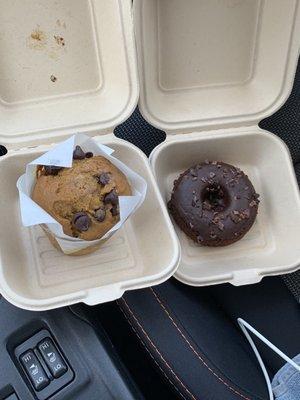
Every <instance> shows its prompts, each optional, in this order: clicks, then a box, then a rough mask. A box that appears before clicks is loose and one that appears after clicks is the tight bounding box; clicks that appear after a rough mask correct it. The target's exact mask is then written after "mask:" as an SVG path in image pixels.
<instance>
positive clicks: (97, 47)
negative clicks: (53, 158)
mask: <svg viewBox="0 0 300 400" xmlns="http://www.w3.org/2000/svg"><path fill="white" fill-rule="evenodd" d="M0 7H2V8H3V10H2V12H0V26H1V35H0V56H1V61H0V144H3V145H5V146H7V147H8V148H19V147H25V146H28V145H36V144H39V143H52V142H55V141H57V140H60V139H61V138H62V137H63V136H66V135H68V134H70V133H74V132H81V131H84V132H87V133H89V132H90V134H92V133H94V134H99V133H103V132H107V131H111V130H112V129H113V128H114V126H116V125H117V124H119V123H121V122H122V121H123V120H125V119H126V118H127V117H128V116H129V115H130V114H131V112H132V111H133V109H134V108H135V106H136V103H137V100H138V82H137V71H136V57H135V48H134V39H133V26H132V18H131V1H130V0H111V1H102V0H92V1H75V2H74V1H73V0H59V1H57V0H42V1H36V0H28V1H23V0H16V1H10V0H3V1H2V2H1V6H0ZM4 10H5V12H4Z"/></svg>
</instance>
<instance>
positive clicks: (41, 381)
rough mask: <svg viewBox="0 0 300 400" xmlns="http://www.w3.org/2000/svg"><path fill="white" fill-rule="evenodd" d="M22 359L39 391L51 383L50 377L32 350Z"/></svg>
mask: <svg viewBox="0 0 300 400" xmlns="http://www.w3.org/2000/svg"><path fill="white" fill-rule="evenodd" d="M20 360H21V363H22V365H23V367H24V368H25V371H26V373H27V375H28V377H29V379H30V380H31V382H32V384H33V386H34V388H35V390H36V391H37V392H38V391H40V390H42V389H44V388H45V387H46V386H48V385H49V379H48V377H47V375H46V373H45V371H44V369H43V367H42V366H41V364H40V362H39V360H38V359H37V357H36V356H35V354H34V353H33V351H32V350H29V351H27V352H26V353H24V354H23V355H22V356H21V357H20Z"/></svg>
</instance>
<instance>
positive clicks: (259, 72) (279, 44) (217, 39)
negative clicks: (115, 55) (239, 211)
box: [134, 0, 300, 286]
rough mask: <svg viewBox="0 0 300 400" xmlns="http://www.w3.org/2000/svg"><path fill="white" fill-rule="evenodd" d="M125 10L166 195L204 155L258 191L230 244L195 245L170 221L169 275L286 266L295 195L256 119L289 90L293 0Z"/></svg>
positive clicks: (186, 278) (221, 276)
mask: <svg viewBox="0 0 300 400" xmlns="http://www.w3.org/2000/svg"><path fill="white" fill-rule="evenodd" d="M134 11H135V12H134V17H135V30H136V40H137V49H138V65H139V73H140V78H141V79H140V82H141V95H140V110H141V112H142V114H143V115H144V117H145V118H146V119H147V120H148V121H149V122H150V123H151V124H153V125H156V126H157V127H159V128H160V129H164V130H165V131H167V133H168V135H167V140H166V142H165V143H163V144H161V145H160V146H159V147H157V148H156V149H154V151H153V153H152V157H151V163H152V167H153V170H154V173H155V176H156V178H157V181H158V184H159V188H160V190H161V192H162V194H163V197H164V199H165V201H168V200H169V198H170V193H171V189H172V186H173V181H174V179H175V178H176V177H177V176H178V175H179V174H180V173H181V172H183V171H184V170H185V169H187V168H189V167H191V166H192V165H193V164H196V163H199V162H202V161H204V160H206V159H210V160H218V161H225V162H228V163H230V164H233V165H236V166H238V167H240V168H241V169H242V170H244V171H245V172H246V173H247V174H248V175H249V177H250V179H251V180H252V181H253V184H254V186H255V188H256V190H257V191H258V192H259V193H260V194H261V203H260V207H259V215H258V218H257V221H256V223H255V225H254V226H253V227H252V229H251V230H250V231H249V233H248V234H247V235H246V236H245V237H244V238H243V239H242V240H240V241H239V242H237V243H235V244H233V245H231V246H228V247H223V248H205V247H199V246H196V245H195V244H194V243H193V242H191V241H190V240H189V239H188V238H187V236H186V235H185V234H184V233H182V232H181V231H180V230H179V229H178V228H177V227H176V230H177V233H178V236H179V240H180V245H181V252H182V258H181V261H180V264H179V268H178V270H177V272H176V274H175V276H176V278H177V279H179V280H181V281H182V282H184V283H186V284H189V285H194V286H199V285H211V284H216V283H223V282H231V283H233V284H236V285H241V284H249V283H255V282H258V281H259V280H260V279H261V278H262V277H263V276H265V275H271V274H283V273H287V272H291V271H293V270H295V269H296V268H297V267H299V265H300V246H299V243H298V238H299V236H300V199H299V191H298V185H297V183H296V179H295V176H294V172H293V166H292V162H291V158H290V155H289V152H288V150H287V148H286V146H285V145H284V144H283V142H281V141H280V140H279V139H278V138H276V137H275V136H273V135H272V134H269V133H267V132H264V131H261V130H260V129H259V128H258V126H257V124H258V122H259V120H260V119H262V118H265V117H266V116H268V115H270V114H272V113H273V112H274V111H276V110H277V109H278V108H279V107H280V106H281V105H282V104H283V102H284V101H285V99H286V98H287V97H288V95H289V93H290V91H291V88H292V83H293V79H294V74H295V69H296V65H297V60H298V54H299V36H300V14H299V1H298V0H286V1H281V0H210V1H206V0H186V1H181V0H135V8H134ZM246 126H248V128H246Z"/></svg>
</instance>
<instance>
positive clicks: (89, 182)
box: [32, 146, 131, 241]
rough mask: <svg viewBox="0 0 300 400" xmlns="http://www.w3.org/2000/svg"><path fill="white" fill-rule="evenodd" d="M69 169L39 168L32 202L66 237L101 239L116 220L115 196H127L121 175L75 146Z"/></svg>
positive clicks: (107, 161) (97, 157)
mask: <svg viewBox="0 0 300 400" xmlns="http://www.w3.org/2000/svg"><path fill="white" fill-rule="evenodd" d="M73 159H74V160H73V166H72V167H71V168H60V167H54V166H39V167H38V169H37V181H36V185H35V187H34V189H33V193H32V199H33V200H34V201H35V202H36V203H37V204H38V205H39V206H41V207H42V208H43V209H44V210H45V211H47V212H48V213H49V214H50V215H51V216H52V217H53V218H54V219H56V220H57V221H58V222H59V223H60V224H61V225H62V227H63V231H64V233H65V234H66V235H69V236H72V237H75V238H80V239H84V240H89V241H90V240H96V239H100V238H101V237H103V236H104V235H105V234H106V233H107V232H108V231H109V230H110V229H111V228H112V227H113V226H114V225H115V224H116V223H118V222H119V220H120V210H119V196H130V195H131V189H130V185H129V182H128V181H127V179H126V177H125V175H124V174H123V173H122V172H121V171H120V170H119V169H118V168H117V167H115V166H114V165H113V164H112V163H111V162H110V161H109V160H107V159H106V158H105V157H102V156H94V155H93V153H91V152H88V153H85V152H84V151H83V150H82V149H81V147H80V146H76V148H75V150H74V153H73Z"/></svg>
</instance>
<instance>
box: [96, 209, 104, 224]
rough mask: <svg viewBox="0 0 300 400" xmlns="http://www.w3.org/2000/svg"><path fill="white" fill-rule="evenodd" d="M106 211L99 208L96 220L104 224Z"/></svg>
mask: <svg viewBox="0 0 300 400" xmlns="http://www.w3.org/2000/svg"><path fill="white" fill-rule="evenodd" d="M105 216H106V211H105V209H104V208H99V209H98V210H96V211H95V218H96V220H97V221H98V222H103V221H104V220H105Z"/></svg>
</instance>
